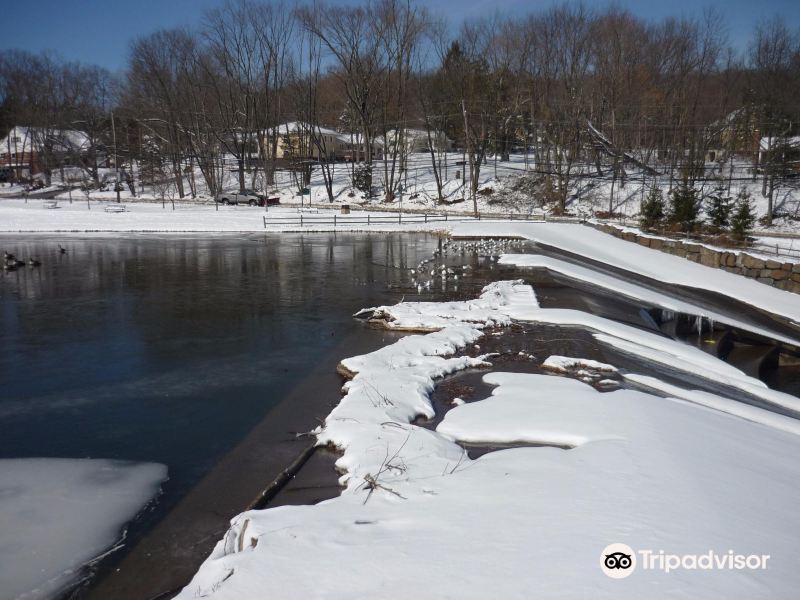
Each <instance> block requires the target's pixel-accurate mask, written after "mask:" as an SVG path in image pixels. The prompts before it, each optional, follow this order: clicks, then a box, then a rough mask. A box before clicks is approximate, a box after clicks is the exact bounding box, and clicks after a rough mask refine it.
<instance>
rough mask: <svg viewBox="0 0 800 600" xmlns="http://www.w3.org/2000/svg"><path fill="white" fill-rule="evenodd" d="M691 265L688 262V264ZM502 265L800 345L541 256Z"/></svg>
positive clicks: (504, 259)
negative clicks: (555, 276) (549, 274)
mask: <svg viewBox="0 0 800 600" xmlns="http://www.w3.org/2000/svg"><path fill="white" fill-rule="evenodd" d="M687 262H688V261H687ZM498 263H499V264H501V265H514V266H517V267H529V268H541V269H547V270H548V271H552V272H555V273H560V274H561V275H565V276H566V277H569V278H571V279H576V280H579V281H583V282H585V283H588V284H591V285H594V286H597V287H600V288H603V289H606V290H609V291H612V292H615V293H617V294H620V295H622V296H626V297H628V298H633V299H634V300H640V301H642V302H644V303H646V304H651V305H653V306H658V307H660V308H663V309H665V310H669V311H672V312H680V313H684V314H688V315H696V316H701V317H705V318H706V319H710V320H712V321H715V322H717V323H724V324H725V325H729V326H731V327H735V328H737V329H741V330H742V331H749V332H751V333H755V334H758V335H763V336H766V337H769V338H771V339H774V340H779V341H782V342H786V343H788V344H793V345H800V341H798V340H796V339H793V338H788V337H785V336H783V335H781V334H779V333H776V332H773V331H770V330H767V329H764V328H762V327H758V326H757V325H751V324H748V323H745V322H743V321H741V320H739V319H732V318H730V317H728V316H726V315H723V314H721V313H718V312H716V311H713V310H708V309H707V308H705V307H703V306H699V305H697V304H693V303H691V302H685V301H683V300H680V299H678V298H674V297H672V296H669V295H667V294H664V293H662V292H656V291H654V290H651V289H649V288H646V287H644V286H642V285H638V284H636V283H632V282H629V281H625V280H623V279H620V278H619V277H614V276H612V275H606V274H604V273H600V272H598V271H594V270H592V269H588V268H586V267H581V266H580V265H575V264H572V263H569V262H566V261H563V260H559V259H557V258H550V257H549V256H542V255H540V254H504V255H503V256H501V257H500V260H499V261H498Z"/></svg>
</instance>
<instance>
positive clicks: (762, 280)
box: [756, 277, 775, 285]
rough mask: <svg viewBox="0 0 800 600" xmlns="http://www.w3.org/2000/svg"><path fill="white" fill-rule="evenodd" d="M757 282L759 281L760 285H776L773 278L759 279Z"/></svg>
mask: <svg viewBox="0 0 800 600" xmlns="http://www.w3.org/2000/svg"><path fill="white" fill-rule="evenodd" d="M756 281H758V282H759V283H766V284H767V285H772V284H774V283H775V280H774V279H772V278H771V277H758V278H757V279H756Z"/></svg>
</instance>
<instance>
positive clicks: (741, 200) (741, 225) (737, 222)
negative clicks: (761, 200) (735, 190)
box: [731, 190, 756, 240]
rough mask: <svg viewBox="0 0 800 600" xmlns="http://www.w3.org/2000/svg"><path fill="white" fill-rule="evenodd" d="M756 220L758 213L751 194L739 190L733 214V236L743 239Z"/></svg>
mask: <svg viewBox="0 0 800 600" xmlns="http://www.w3.org/2000/svg"><path fill="white" fill-rule="evenodd" d="M755 222H756V213H755V209H754V208H753V204H752V203H751V202H750V194H749V193H748V192H747V191H745V190H742V191H741V192H739V197H738V198H737V199H736V205H735V206H734V209H733V216H732V217H731V230H732V232H733V236H734V237H735V238H736V239H738V240H743V239H744V238H745V237H747V234H748V233H749V232H750V230H752V229H753V225H755Z"/></svg>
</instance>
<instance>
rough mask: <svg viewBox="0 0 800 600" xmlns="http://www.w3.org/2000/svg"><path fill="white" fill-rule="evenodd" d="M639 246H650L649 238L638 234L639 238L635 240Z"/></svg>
mask: <svg viewBox="0 0 800 600" xmlns="http://www.w3.org/2000/svg"><path fill="white" fill-rule="evenodd" d="M636 241H637V242H638V243H639V245H640V246H646V247H647V248H649V247H650V238H649V237H645V236H643V235H640V236H639V238H638V239H637V240H636Z"/></svg>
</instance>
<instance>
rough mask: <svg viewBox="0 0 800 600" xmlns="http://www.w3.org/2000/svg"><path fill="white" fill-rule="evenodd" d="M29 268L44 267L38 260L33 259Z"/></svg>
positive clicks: (29, 262)
mask: <svg viewBox="0 0 800 600" xmlns="http://www.w3.org/2000/svg"><path fill="white" fill-rule="evenodd" d="M28 266H29V267H41V266H42V263H40V262H39V261H38V260H36V259H35V258H31V259H30V260H28Z"/></svg>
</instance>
